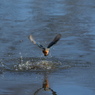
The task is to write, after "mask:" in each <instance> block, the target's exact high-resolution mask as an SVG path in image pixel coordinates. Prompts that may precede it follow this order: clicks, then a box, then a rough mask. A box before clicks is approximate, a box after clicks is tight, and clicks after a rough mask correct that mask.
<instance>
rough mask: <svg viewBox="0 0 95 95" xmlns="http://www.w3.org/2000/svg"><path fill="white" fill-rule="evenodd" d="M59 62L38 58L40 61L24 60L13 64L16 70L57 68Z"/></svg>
mask: <svg viewBox="0 0 95 95" xmlns="http://www.w3.org/2000/svg"><path fill="white" fill-rule="evenodd" d="M59 65H61V63H57V62H52V61H47V60H40V61H36V62H35V61H26V62H23V63H22V62H21V63H20V64H18V65H14V69H15V70H16V71H25V70H54V69H56V68H58V66H59Z"/></svg>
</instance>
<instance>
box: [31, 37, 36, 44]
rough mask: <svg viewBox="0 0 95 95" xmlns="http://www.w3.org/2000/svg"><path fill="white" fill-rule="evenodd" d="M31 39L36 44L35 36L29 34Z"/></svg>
mask: <svg viewBox="0 0 95 95" xmlns="http://www.w3.org/2000/svg"><path fill="white" fill-rule="evenodd" d="M29 39H30V41H31V42H32V43H33V44H36V41H35V40H34V38H33V36H32V35H29Z"/></svg>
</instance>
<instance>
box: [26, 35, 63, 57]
mask: <svg viewBox="0 0 95 95" xmlns="http://www.w3.org/2000/svg"><path fill="white" fill-rule="evenodd" d="M28 38H29V39H30V41H31V42H32V43H33V44H35V45H37V46H38V47H39V48H41V49H42V52H43V54H44V56H47V55H49V52H50V48H51V47H52V46H53V45H54V44H56V43H57V42H58V41H59V40H60V38H61V34H57V35H56V36H55V38H54V39H53V40H52V41H51V42H50V43H49V44H48V46H47V47H44V46H43V45H41V44H40V43H38V42H36V41H35V39H34V38H33V36H32V35H29V37H28Z"/></svg>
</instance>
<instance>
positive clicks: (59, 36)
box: [47, 34, 61, 48]
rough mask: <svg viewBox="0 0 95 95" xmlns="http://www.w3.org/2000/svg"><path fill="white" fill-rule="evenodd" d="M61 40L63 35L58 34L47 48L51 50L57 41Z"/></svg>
mask: <svg viewBox="0 0 95 95" xmlns="http://www.w3.org/2000/svg"><path fill="white" fill-rule="evenodd" d="M60 38H61V34H58V35H57V36H56V37H55V38H54V39H53V41H52V42H51V43H49V45H48V46H47V48H50V47H51V46H53V45H54V44H56V43H57V41H59V39H60Z"/></svg>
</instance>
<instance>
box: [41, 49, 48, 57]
mask: <svg viewBox="0 0 95 95" xmlns="http://www.w3.org/2000/svg"><path fill="white" fill-rule="evenodd" d="M42 52H43V53H44V56H47V55H48V54H49V48H45V49H43V51H42Z"/></svg>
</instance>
